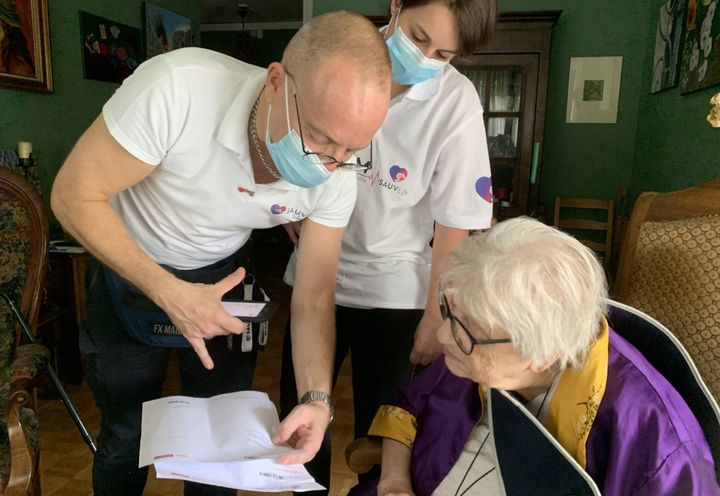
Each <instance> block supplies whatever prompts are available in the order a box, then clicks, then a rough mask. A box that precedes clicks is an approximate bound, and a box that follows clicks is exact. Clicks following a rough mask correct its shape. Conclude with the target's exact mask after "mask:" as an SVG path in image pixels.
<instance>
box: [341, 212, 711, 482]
mask: <svg viewBox="0 0 720 496" xmlns="http://www.w3.org/2000/svg"><path fill="white" fill-rule="evenodd" d="M606 298H607V284H606V281H605V276H604V273H603V270H602V267H601V266H600V264H599V263H598V261H597V260H596V258H595V256H594V254H593V252H592V251H590V250H589V249H588V248H586V247H585V246H583V245H582V244H581V243H580V242H578V241H577V240H575V239H574V238H572V237H570V236H568V235H566V234H564V233H561V232H560V231H557V230H555V229H553V228H551V227H548V226H545V225H544V224H542V223H540V222H537V221H534V220H531V219H527V218H519V219H513V220H508V221H505V222H501V223H499V224H497V225H496V226H494V227H493V228H492V229H490V230H489V231H488V232H486V233H483V234H477V235H475V236H472V237H470V238H468V239H467V240H466V241H465V242H463V244H462V245H461V246H460V247H459V248H458V249H457V250H456V251H455V252H454V253H453V255H452V257H451V260H450V267H449V270H448V272H447V273H446V274H445V275H444V277H443V279H442V283H441V291H440V295H439V299H440V308H441V311H442V316H443V319H444V324H443V326H442V327H441V328H440V329H439V331H438V333H439V340H440V342H441V343H442V345H443V351H444V357H442V358H440V359H438V360H436V361H435V362H434V363H433V364H432V365H431V366H430V367H428V369H426V370H425V371H424V372H423V373H422V374H420V375H419V376H418V377H416V378H415V380H414V381H413V382H411V383H410V384H408V385H407V386H406V387H405V388H403V389H402V390H401V391H400V393H399V394H398V395H397V397H396V400H395V402H394V404H393V405H385V406H383V407H382V408H381V409H380V411H379V412H378V415H377V416H376V417H375V421H374V422H373V425H372V427H371V429H370V435H376V436H381V437H383V438H384V439H383V459H382V475H381V478H380V480H379V482H377V481H376V483H375V484H365V485H363V486H358V487H356V488H355V489H354V491H353V494H375V492H376V491H377V494H380V495H390V494H392V495H414V494H416V495H431V494H432V495H441V494H443V495H444V494H452V495H456V496H457V495H462V494H488V495H495V494H506V495H513V494H518V495H528V494H543V495H545V494H599V493H600V492H602V494H604V495H608V496H628V495H653V496H662V495H671V494H672V495H680V494H682V495H686V496H689V495H698V496H699V495H703V496H707V495H716V494H720V488H718V485H717V481H716V478H715V470H714V463H713V459H712V455H711V452H710V449H709V447H708V443H707V441H706V439H705V436H704V434H703V432H702V429H701V427H700V425H699V424H698V422H697V420H696V419H695V417H694V415H693V414H692V412H691V411H690V409H689V407H688V406H687V405H686V403H685V402H684V400H683V399H682V398H681V396H680V395H679V393H678V392H677V391H676V390H675V389H673V387H672V386H671V385H670V384H669V383H668V382H667V381H666V380H665V379H664V378H663V376H662V375H661V374H660V373H659V372H657V371H656V370H655V369H654V368H653V367H652V365H650V363H649V362H648V361H647V360H646V359H645V358H644V357H643V356H642V354H640V352H639V351H638V350H637V349H636V348H634V347H633V346H632V345H631V344H630V343H629V342H627V341H626V340H625V339H623V338H622V337H621V336H620V335H618V334H617V333H615V331H613V330H612V329H611V328H609V327H608V323H607V321H606V319H605V314H606V310H607V308H606Z"/></svg>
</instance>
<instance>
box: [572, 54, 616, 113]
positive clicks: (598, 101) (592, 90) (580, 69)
mask: <svg viewBox="0 0 720 496" xmlns="http://www.w3.org/2000/svg"><path fill="white" fill-rule="evenodd" d="M621 73H622V57H571V58H570V79H569V81H568V96H567V113H566V116H565V122H568V123H573V124H578V123H605V124H608V123H615V122H617V109H618V100H619V97H620V75H621Z"/></svg>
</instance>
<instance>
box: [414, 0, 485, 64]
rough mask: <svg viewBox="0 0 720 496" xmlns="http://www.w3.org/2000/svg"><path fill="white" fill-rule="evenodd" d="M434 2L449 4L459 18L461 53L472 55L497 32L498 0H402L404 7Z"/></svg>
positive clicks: (456, 17)
mask: <svg viewBox="0 0 720 496" xmlns="http://www.w3.org/2000/svg"><path fill="white" fill-rule="evenodd" d="M432 3H443V4H445V5H447V7H448V8H449V9H450V12H452V13H453V15H454V16H455V19H456V20H457V26H458V38H459V39H458V42H459V43H458V44H459V53H458V54H459V55H470V54H472V53H473V52H474V51H475V50H477V49H478V48H481V47H482V46H484V45H485V44H487V43H488V42H489V41H490V39H491V38H492V36H493V34H494V33H495V22H496V18H497V11H498V0H402V2H401V4H402V7H403V8H404V9H412V8H415V7H422V6H424V5H429V4H432Z"/></svg>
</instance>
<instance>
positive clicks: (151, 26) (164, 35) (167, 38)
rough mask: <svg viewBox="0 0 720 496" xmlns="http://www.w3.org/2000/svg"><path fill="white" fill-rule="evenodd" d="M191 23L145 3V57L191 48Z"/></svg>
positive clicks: (168, 11) (170, 12)
mask: <svg viewBox="0 0 720 496" xmlns="http://www.w3.org/2000/svg"><path fill="white" fill-rule="evenodd" d="M192 44H193V38H192V23H191V22H190V19H188V18H187V17H183V16H181V15H179V14H176V13H175V12H172V11H170V10H167V9H163V8H162V7H158V6H157V5H153V4H151V3H149V2H145V57H146V58H148V59H149V58H150V57H154V56H155V55H158V54H161V53H166V52H169V51H170V50H175V49H176V48H182V47H187V46H192Z"/></svg>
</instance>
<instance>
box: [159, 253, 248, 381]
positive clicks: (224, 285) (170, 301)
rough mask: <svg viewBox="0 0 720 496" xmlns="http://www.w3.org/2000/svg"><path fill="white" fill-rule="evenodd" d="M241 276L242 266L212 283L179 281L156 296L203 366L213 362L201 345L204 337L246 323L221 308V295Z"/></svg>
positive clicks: (236, 330) (236, 329) (235, 329)
mask: <svg viewBox="0 0 720 496" xmlns="http://www.w3.org/2000/svg"><path fill="white" fill-rule="evenodd" d="M244 278H245V269H244V268H242V267H241V268H239V269H237V270H236V271H235V272H233V273H232V274H230V275H229V276H227V277H225V278H224V279H222V280H221V281H218V282H217V283H215V284H193V283H188V282H184V281H179V280H178V282H179V284H178V285H177V286H176V287H175V288H173V289H172V290H171V292H169V293H167V294H163V295H161V296H160V297H158V301H157V303H158V305H160V306H161V307H162V308H163V309H164V310H165V312H166V313H167V314H168V316H169V317H170V320H171V321H172V323H173V324H174V325H175V327H177V328H178V329H180V331H181V332H182V333H183V336H185V337H186V338H187V340H188V341H189V342H190V345H191V346H192V347H193V349H194V350H195V353H197V355H198V357H199V358H200V361H201V362H202V364H203V365H204V366H205V368H206V369H212V368H213V366H214V364H213V361H212V358H210V354H209V353H208V351H207V348H206V346H205V339H209V338H213V337H215V336H222V335H227V334H230V333H232V334H240V333H242V332H243V331H244V330H245V328H246V327H247V324H245V323H244V322H243V321H241V320H240V319H238V318H237V317H233V316H232V315H230V314H229V313H227V312H226V311H225V309H223V307H222V304H221V303H220V300H221V299H222V296H223V295H224V294H225V293H227V292H228V291H230V290H231V289H232V288H234V287H235V286H237V285H238V284H240V283H241V282H242V280H243V279H244Z"/></svg>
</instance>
